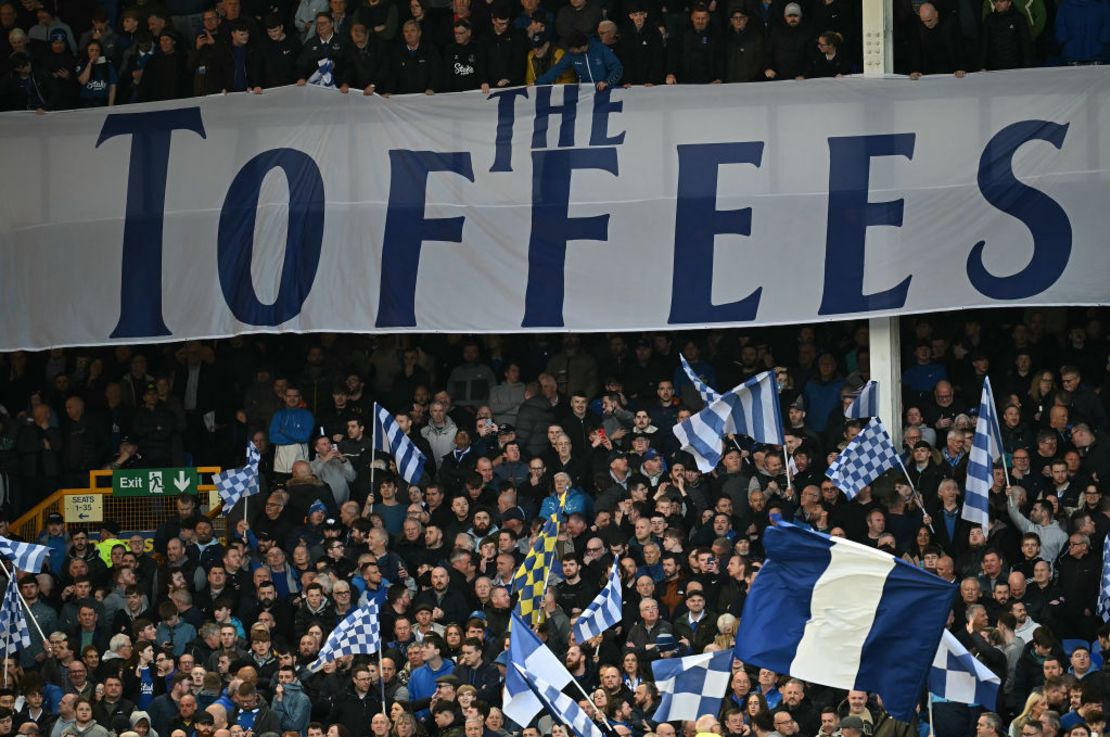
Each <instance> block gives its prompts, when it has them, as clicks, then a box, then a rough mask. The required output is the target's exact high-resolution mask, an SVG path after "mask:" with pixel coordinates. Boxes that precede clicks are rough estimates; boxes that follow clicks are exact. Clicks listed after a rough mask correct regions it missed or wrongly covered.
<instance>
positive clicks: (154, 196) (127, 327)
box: [96, 107, 206, 338]
mask: <svg viewBox="0 0 1110 737" xmlns="http://www.w3.org/2000/svg"><path fill="white" fill-rule="evenodd" d="M175 130H186V131H192V132H193V133H196V134H197V135H199V136H200V137H201V138H205V137H206V136H205V134H204V122H203V121H202V120H201V115H200V108H199V107H187V108H178V109H176V110H159V111H156V112H149V113H115V114H112V115H109V116H108V117H107V118H105V119H104V125H103V126H102V127H101V129H100V137H99V138H98V139H97V141H96V147H97V148H100V145H101V144H102V143H104V142H105V141H107V140H109V139H112V138H115V137H116V136H125V135H129V136H131V164H130V169H129V170H128V173H127V213H126V216H125V217H126V219H125V220H124V223H123V257H122V259H121V260H122V263H123V268H122V270H121V278H120V311H119V322H117V323H116V328H115V330H113V331H112V333H111V336H110V337H112V338H146V337H153V336H157V335H172V333H171V332H170V330H169V328H167V327H166V322H165V320H164V319H163V318H162V224H163V220H164V219H165V216H166V179H167V178H168V176H169V168H170V137H171V135H172V134H173V132H174V131H175Z"/></svg>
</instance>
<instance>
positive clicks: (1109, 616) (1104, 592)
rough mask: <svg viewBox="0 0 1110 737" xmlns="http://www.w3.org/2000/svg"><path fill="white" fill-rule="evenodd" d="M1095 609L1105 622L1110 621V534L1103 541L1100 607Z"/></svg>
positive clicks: (1099, 593)
mask: <svg viewBox="0 0 1110 737" xmlns="http://www.w3.org/2000/svg"><path fill="white" fill-rule="evenodd" d="M1095 611H1096V612H1097V613H1098V616H1100V617H1102V621H1103V622H1110V535H1107V536H1106V539H1105V540H1104V541H1103V543H1102V583H1101V584H1100V585H1099V587H1098V607H1097V608H1096V610H1095Z"/></svg>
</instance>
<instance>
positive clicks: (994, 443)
mask: <svg viewBox="0 0 1110 737" xmlns="http://www.w3.org/2000/svg"><path fill="white" fill-rule="evenodd" d="M1001 457H1002V430H1001V428H999V426H998V413H997V411H996V410H995V408H994V392H992V391H991V380H990V377H985V378H984V379H983V394H982V396H981V397H980V399H979V419H977V420H976V421H975V437H974V438H973V439H972V441H971V455H970V456H968V459H967V484H966V486H965V491H966V493H965V494H964V504H963V509H961V510H960V516H961V517H963V518H964V519H966V520H967V521H968V522H971V523H972V524H975V525H980V526H981V527H982V528H983V529H984V530H986V529H989V527H990V491H991V485H992V484H993V483H994V462H995V461H996V460H998V459H999V458H1001Z"/></svg>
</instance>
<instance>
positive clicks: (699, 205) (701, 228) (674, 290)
mask: <svg viewBox="0 0 1110 737" xmlns="http://www.w3.org/2000/svg"><path fill="white" fill-rule="evenodd" d="M762 161H763V142H762V141H749V142H745V143H702V144H683V145H680V146H678V192H677V194H676V198H675V199H676V208H675V226H674V270H673V272H672V274H671V314H670V316H669V317H668V318H667V322H668V323H670V324H672V325H673V324H675V323H709V322H729V321H738V322H743V321H747V320H754V319H755V314H756V311H757V310H758V309H759V298H760V295H761V294H762V293H763V287H759V288H758V289H756V290H755V291H754V292H752V293H751V294H749V295H748V296H747V297H744V298H743V299H741V300H737V301H736V302H729V303H727V304H722V305H715V304H713V294H712V292H713V244H714V239H715V237H716V236H717V235H718V234H723V233H731V234H734V235H744V236H747V235H751V234H752V208H750V207H743V208H740V209H739V210H718V209H717V179H718V174H719V172H720V168H721V166H722V165H725V164H752V165H754V166H755V167H756V168H759V166H760V164H761V163H762Z"/></svg>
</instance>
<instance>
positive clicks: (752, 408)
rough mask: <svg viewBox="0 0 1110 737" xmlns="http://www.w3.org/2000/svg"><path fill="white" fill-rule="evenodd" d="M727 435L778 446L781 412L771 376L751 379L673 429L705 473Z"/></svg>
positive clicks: (714, 464)
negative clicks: (744, 437) (743, 436)
mask: <svg viewBox="0 0 1110 737" xmlns="http://www.w3.org/2000/svg"><path fill="white" fill-rule="evenodd" d="M730 433H734V434H737V435H747V436H748V437H750V438H752V439H754V440H755V441H756V442H757V443H767V444H770V445H782V443H783V438H782V410H781V409H780V407H779V395H778V385H777V384H776V382H775V374H774V372H772V371H764V372H763V373H761V374H758V375H756V376H753V377H752V378H750V379H748V380H747V381H745V382H744V383H743V384H740V385H739V386H737V387H735V388H734V389H732V390H731V391H729V392H727V393H725V394H722V395H721V396H720V397H718V398H717V399H716V400H714V401H713V403H712V404H710V405H708V406H707V407H705V408H704V409H703V410H702V411H700V412H698V413H697V414H696V415H694V416H693V417H690V418H688V419H685V420H683V421H682V422H680V423H678V424H677V425H675V426H674V434H675V437H677V438H678V440H679V443H681V445H682V449H683V450H686V451H689V452H690V453H692V454H693V456H694V459H695V460H696V461H697V463H698V468H700V469H701V470H702V471H703V472H705V473H708V472H709V471H712V470H713V469H714V468H716V467H717V464H718V463H720V461H721V455H722V445H723V443H722V438H723V437H724V436H725V435H728V434H730Z"/></svg>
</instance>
